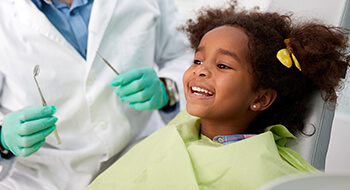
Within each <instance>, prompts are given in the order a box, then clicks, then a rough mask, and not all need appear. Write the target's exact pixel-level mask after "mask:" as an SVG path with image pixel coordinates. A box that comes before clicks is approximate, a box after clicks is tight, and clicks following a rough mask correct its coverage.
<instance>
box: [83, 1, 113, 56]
mask: <svg viewBox="0 0 350 190" xmlns="http://www.w3.org/2000/svg"><path fill="white" fill-rule="evenodd" d="M117 1H118V0H108V1H102V0H95V1H94V3H93V5H92V10H91V16H90V22H89V37H88V38H89V39H88V47H87V55H86V60H91V61H92V60H94V59H95V56H96V51H97V50H98V48H99V46H100V42H101V40H102V37H103V35H104V33H105V31H106V28H107V26H108V24H109V21H110V19H111V17H112V15H113V12H114V11H115V7H116V4H117ZM91 61H90V62H91ZM88 62H89V61H88Z"/></svg>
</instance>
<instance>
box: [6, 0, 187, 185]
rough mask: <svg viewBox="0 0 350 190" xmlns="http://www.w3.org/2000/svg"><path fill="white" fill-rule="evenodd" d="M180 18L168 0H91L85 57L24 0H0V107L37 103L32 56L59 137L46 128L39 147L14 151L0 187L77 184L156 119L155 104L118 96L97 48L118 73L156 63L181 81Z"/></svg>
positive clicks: (182, 43)
mask: <svg viewBox="0 0 350 190" xmlns="http://www.w3.org/2000/svg"><path fill="white" fill-rule="evenodd" d="M178 19H179V16H178V12H177V8H176V7H175V4H174V2H173V1H172V0H107V1H102V0H95V2H94V4H93V7H92V12H91V18H90V24H89V37H88V47H87V49H88V50H87V58H86V60H85V59H83V58H82V57H81V56H80V54H79V53H78V52H77V51H76V50H75V49H74V48H73V47H72V46H71V45H70V44H69V43H68V42H67V41H66V40H65V39H64V37H63V36H62V35H61V34H60V33H59V32H58V31H57V30H56V28H55V27H54V26H53V25H52V24H51V23H50V22H49V20H48V19H47V18H46V16H45V15H44V14H43V13H42V12H40V11H39V10H38V9H37V7H36V6H35V5H34V4H33V3H32V2H31V1H30V0H0V74H1V81H2V83H1V86H0V87H1V88H0V89H1V100H0V101H1V102H0V108H1V110H2V112H1V114H2V115H4V114H6V113H4V110H8V111H15V110H19V109H21V108H23V107H25V106H28V105H41V99H40V96H39V93H38V90H37V88H36V86H35V82H34V79H33V68H34V66H35V65H37V64H38V65H40V74H39V75H38V76H37V80H38V83H39V85H40V87H41V90H42V92H43V94H44V97H45V99H46V101H47V103H48V104H49V105H55V106H56V107H57V113H56V114H55V116H56V117H57V118H58V122H57V131H58V134H59V136H60V138H61V141H62V144H61V145H58V144H57V142H56V139H55V136H54V135H53V134H51V135H50V136H48V137H47V139H46V144H45V145H44V147H42V148H41V149H40V150H39V151H38V152H36V153H34V154H33V155H31V156H29V157H25V158H23V157H16V158H15V159H14V161H15V162H14V164H13V167H12V170H11V172H10V173H9V174H8V175H7V177H6V178H5V179H3V180H2V181H1V182H0V189H1V190H5V189H11V190H16V189H35V190H40V189H45V190H47V189H49V190H55V189H60V190H63V189H74V190H79V189H83V188H84V187H85V186H86V185H87V184H88V183H89V182H90V181H91V180H92V179H93V178H94V177H95V175H97V173H98V171H99V170H100V167H101V163H102V162H104V161H107V160H108V159H110V158H111V157H112V156H114V155H116V154H118V153H119V152H121V151H122V150H123V149H124V148H125V147H126V146H127V145H128V143H130V141H132V140H133V139H135V138H136V137H140V136H142V135H145V134H146V135H147V133H150V132H152V131H154V130H156V129H158V128H160V127H162V126H163V125H164V123H162V121H161V120H160V117H159V114H158V111H142V112H140V111H136V110H134V109H133V108H131V107H129V106H128V104H127V103H122V102H120V101H119V98H118V97H117V96H116V95H115V94H114V92H113V91H114V89H115V88H113V87H111V86H110V85H109V83H110V81H111V80H112V79H113V78H115V77H116V75H115V73H114V72H113V71H112V70H111V69H110V68H109V67H107V66H106V65H105V63H103V62H102V60H101V58H100V57H98V56H96V51H98V52H99V53H100V54H101V55H103V56H104V57H105V58H106V59H107V60H108V61H109V62H110V63H111V64H112V65H113V66H114V67H115V68H116V70H118V71H119V72H120V73H124V72H127V71H129V70H131V69H134V68H136V67H145V66H148V67H155V68H156V69H157V70H158V71H159V72H158V75H159V76H160V77H168V78H171V79H173V80H175V81H176V82H177V84H178V87H179V88H180V89H182V74H183V72H184V71H185V69H186V68H187V67H188V66H189V64H190V62H191V60H190V59H191V55H190V54H188V53H185V52H184V50H185V45H186V43H185V41H186V40H185V39H186V37H185V35H184V34H182V33H180V32H179V31H178V30H176V29H177V27H178V24H179V22H178ZM180 94H183V93H181V92H180ZM182 100H183V99H182ZM181 105H183V102H182V104H181ZM181 109H182V108H181ZM146 126H148V129H145V128H147V127H146ZM145 130H146V131H145ZM116 180H118V179H116Z"/></svg>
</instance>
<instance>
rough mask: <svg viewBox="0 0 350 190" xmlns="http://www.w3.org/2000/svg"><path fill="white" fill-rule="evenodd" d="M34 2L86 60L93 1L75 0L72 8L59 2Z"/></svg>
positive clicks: (55, 0) (52, 0)
mask: <svg viewBox="0 0 350 190" xmlns="http://www.w3.org/2000/svg"><path fill="white" fill-rule="evenodd" d="M32 2H33V3H34V4H35V5H36V6H37V7H38V9H39V10H40V11H42V12H43V13H44V14H45V15H46V17H47V18H48V19H49V20H50V21H51V23H52V24H53V25H54V26H55V27H56V28H57V30H58V31H59V32H60V33H61V34H62V35H63V37H64V38H65V39H66V40H67V41H68V42H69V43H70V44H71V45H72V46H73V47H74V48H75V49H76V50H77V51H78V52H79V54H80V55H81V56H82V57H84V58H86V51H87V40H88V26H89V20H90V13H91V8H92V3H93V0H74V1H73V3H72V5H71V6H69V5H67V4H65V3H63V2H61V1H58V0H32Z"/></svg>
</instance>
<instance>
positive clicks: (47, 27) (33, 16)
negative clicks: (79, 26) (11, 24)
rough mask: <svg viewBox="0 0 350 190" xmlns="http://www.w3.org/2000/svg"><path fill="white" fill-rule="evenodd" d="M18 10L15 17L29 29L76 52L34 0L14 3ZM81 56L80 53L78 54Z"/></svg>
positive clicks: (22, 0)
mask: <svg viewBox="0 0 350 190" xmlns="http://www.w3.org/2000/svg"><path fill="white" fill-rule="evenodd" d="M14 6H15V9H16V13H15V15H14V16H15V17H17V18H18V20H19V21H20V22H21V23H22V24H23V25H26V26H28V27H29V28H31V29H33V30H36V31H38V32H39V33H41V34H42V35H44V36H46V37H47V38H49V39H51V40H54V41H56V42H57V43H59V44H61V45H63V46H65V47H67V48H69V49H71V50H72V51H76V50H75V49H74V47H73V46H71V45H70V44H69V42H67V41H66V39H65V38H64V37H63V36H62V34H61V33H60V32H59V31H58V30H57V29H56V27H55V26H54V25H52V23H51V22H50V21H49V19H47V17H46V16H45V14H44V13H42V12H41V11H40V10H39V9H38V7H36V5H35V4H34V2H33V1H32V0H20V1H14ZM77 55H79V53H77Z"/></svg>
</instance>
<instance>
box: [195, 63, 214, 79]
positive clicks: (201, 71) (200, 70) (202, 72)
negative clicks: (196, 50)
mask: <svg viewBox="0 0 350 190" xmlns="http://www.w3.org/2000/svg"><path fill="white" fill-rule="evenodd" d="M193 74H195V75H198V76H200V77H209V76H210V69H209V68H208V66H206V65H205V64H204V63H202V64H201V65H199V66H198V67H197V68H196V69H195V70H194V71H193Z"/></svg>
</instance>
